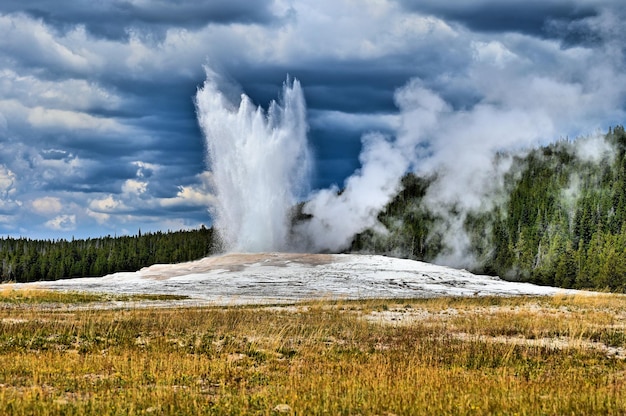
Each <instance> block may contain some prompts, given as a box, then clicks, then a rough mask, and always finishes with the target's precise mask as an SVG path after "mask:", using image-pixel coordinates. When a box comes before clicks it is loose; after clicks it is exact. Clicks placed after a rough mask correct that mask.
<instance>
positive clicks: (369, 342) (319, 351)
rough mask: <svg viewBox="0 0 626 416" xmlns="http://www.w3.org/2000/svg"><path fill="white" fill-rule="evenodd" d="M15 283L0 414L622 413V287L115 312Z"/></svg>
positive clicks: (3, 327)
mask: <svg viewBox="0 0 626 416" xmlns="http://www.w3.org/2000/svg"><path fill="white" fill-rule="evenodd" d="M19 296H22V295H19V294H17V293H15V291H14V292H11V293H9V294H8V295H5V294H4V293H3V294H2V297H0V414H14V415H32V414H37V415H79V414H80V415H82V414H97V415H118V414H130V415H142V414H146V415H161V414H163V415H165V414H168V415H169V414H177V415H178V414H183V415H184V414H188V415H192V414H193V415H196V414H224V415H230V414H262V415H270V414H276V413H279V412H285V413H292V414H346V415H349V414H354V415H356V414H360V415H383V414H397V415H403V414H406V415H415V414H461V415H473V414H527V415H535V414H554V415H561V414H624V413H626V361H625V360H624V359H623V358H622V357H623V355H620V354H621V353H620V351H623V349H624V347H626V337H625V336H624V333H625V332H624V331H625V328H624V326H623V324H624V322H625V320H624V318H625V317H626V315H625V313H626V298H625V297H623V296H617V295H602V296H590V297H554V298H527V297H524V298H470V299H430V300H402V301H397V300H396V301H392V300H377V301H365V302H333V301H327V302H310V303H305V304H298V305H292V306H272V307H262V306H256V307H254V306H250V307H229V308H170V309H168V308H160V309H148V308H141V309H119V310H99V309H88V310H84V309H80V310H78V309H72V308H71V307H65V308H56V309H55V308H47V307H46V308H44V307H41V306H39V304H38V303H36V302H33V303H19V304H18V306H16V305H15V303H10V302H12V300H11V299H12V298H15V297H19ZM42 296H44V295H42ZM55 296H63V295H58V294H57V295H55ZM65 296H67V299H66V300H69V299H71V298H72V296H77V294H67V295H65ZM44 297H45V296H44ZM97 301H98V302H101V301H102V300H101V299H98V300H97ZM46 302H49V300H48V301H46ZM58 302H62V300H58ZM2 305H10V307H3V306H2ZM544 339H558V340H560V341H559V342H558V343H555V344H554V345H549V344H544V343H539V342H535V341H537V340H544ZM533 340H534V341H533ZM281 405H282V406H281Z"/></svg>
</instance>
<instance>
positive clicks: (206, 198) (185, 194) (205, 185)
mask: <svg viewBox="0 0 626 416" xmlns="http://www.w3.org/2000/svg"><path fill="white" fill-rule="evenodd" d="M197 178H198V179H199V182H200V183H199V184H198V185H188V186H179V187H178V192H177V193H176V196H175V197H173V198H163V199H161V200H160V201H159V203H160V205H161V206H163V207H175V206H200V207H206V208H207V209H208V208H209V207H210V206H212V205H214V204H215V202H216V199H215V195H213V193H212V191H211V181H212V176H211V173H210V172H206V171H205V172H203V173H201V174H200V175H198V176H197Z"/></svg>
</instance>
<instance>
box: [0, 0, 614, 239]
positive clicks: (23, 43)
mask: <svg viewBox="0 0 626 416" xmlns="http://www.w3.org/2000/svg"><path fill="white" fill-rule="evenodd" d="M625 18H626V11H625V9H624V7H623V2H622V1H620V0H523V1H522V0H454V1H446V2H442V1H439V0H332V1H330V0H292V1H289V0H257V1H254V2H250V1H247V0H246V1H244V0H228V1H226V0H198V1H180V0H175V1H174V0H109V1H104V2H92V1H87V0H68V1H63V2H50V1H44V0H39V1H37V0H20V1H16V0H3V1H2V2H0V33H2V36H0V236H13V237H19V236H23V237H28V238H46V239H57V238H72V237H75V238H87V237H98V236H103V235H124V234H131V235H132V234H136V233H137V232H138V230H141V231H142V232H147V231H158V230H163V231H166V230H179V229H190V228H196V227H199V226H201V225H203V224H204V225H207V226H209V225H211V217H210V214H209V210H208V207H209V204H210V203H211V201H212V189H211V175H210V173H209V171H210V167H209V166H208V165H207V157H206V147H205V142H204V138H203V137H202V133H201V131H200V128H199V127H198V122H197V118H196V108H195V106H194V97H195V95H196V91H197V90H198V88H199V87H201V86H202V84H203V83H204V81H205V78H206V70H207V68H209V69H210V71H212V72H215V73H218V74H220V76H221V77H222V78H223V79H225V80H228V85H225V86H224V88H228V89H229V90H230V91H231V93H232V92H233V91H235V90H236V91H239V92H245V93H246V94H247V95H249V96H250V98H251V99H252V100H253V102H254V103H256V104H257V105H262V106H267V105H268V103H269V102H270V101H271V100H274V99H278V98H279V95H280V91H281V88H282V84H283V83H284V82H285V79H286V77H287V76H288V75H289V76H290V77H294V78H297V79H298V80H299V81H300V83H301V85H302V88H303V91H304V96H305V99H306V104H307V113H306V118H307V122H308V126H309V131H308V135H309V142H310V145H311V150H312V152H313V154H314V162H315V163H314V165H315V166H314V173H313V177H312V181H311V187H312V188H313V189H322V188H328V187H329V186H332V185H335V186H338V187H342V186H343V184H344V181H345V180H346V178H348V177H349V176H350V175H352V174H353V172H354V171H355V170H357V169H358V168H359V167H360V161H359V160H360V159H359V154H360V153H361V150H362V148H363V146H364V143H365V144H366V143H368V140H369V139H368V140H365V141H364V140H363V139H362V138H363V137H369V136H368V135H371V134H372V132H377V133H376V134H379V135H382V136H384V137H387V138H388V140H389V141H391V142H392V143H393V144H394V146H395V147H396V148H399V149H402V150H403V151H404V150H406V151H407V152H412V153H414V156H413V157H411V158H409V160H408V161H407V163H408V165H407V166H408V169H410V170H414V171H416V172H426V173H428V172H432V171H434V170H436V169H440V168H441V166H444V169H448V171H450V170H454V169H457V168H459V161H463V166H464V168H461V169H460V170H459V172H458V173H457V174H454V175H450V176H449V178H455V177H464V178H472V177H473V175H472V168H473V166H475V165H480V164H483V165H484V164H489V159H488V158H487V156H489V155H491V154H493V153H494V152H497V151H499V150H506V149H511V148H515V147H516V146H517V147H521V146H530V145H534V144H537V143H542V142H548V141H551V140H557V139H560V138H563V137H577V136H578V135H589V134H594V133H596V132H598V131H606V130H607V129H608V127H609V126H612V125H615V124H624V120H625V119H626V116H625V108H626V77H625V76H624V75H623V74H624V73H626V71H625V69H626V64H625V55H624V54H625V52H626V50H625V48H626V47H625V45H626V25H625V24H624V19H625ZM231 95H233V94H231ZM234 96H236V94H234ZM524 132H530V133H524ZM409 136H410V137H411V139H410V140H408V139H407V140H404V139H403V138H406V137H409ZM403 142H410V143H411V144H412V145H411V146H410V147H407V148H405V147H402V146H400V145H401V144H402V143H403ZM468 155H474V156H468ZM361 160H363V158H361ZM474 176H475V175H474ZM458 184H460V186H462V187H464V188H466V189H467V186H466V184H465V182H464V181H460V182H458V183H457V187H458ZM450 189H452V191H450ZM454 189H455V182H454V181H453V180H450V181H448V183H446V182H443V185H442V189H441V193H440V195H443V196H444V197H443V198H444V199H445V195H446V194H447V192H457V191H458V190H457V191H455V190H454ZM457 195H458V192H457ZM435 200H437V198H435Z"/></svg>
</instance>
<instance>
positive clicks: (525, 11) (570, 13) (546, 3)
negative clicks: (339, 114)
mask: <svg viewBox="0 0 626 416" xmlns="http://www.w3.org/2000/svg"><path fill="white" fill-rule="evenodd" d="M400 3H401V4H402V5H403V6H404V7H406V8H407V9H408V10H412V11H416V12H420V13H428V14H432V15H435V16H438V17H440V18H442V19H444V20H450V21H455V22H458V23H461V24H463V25H465V26H466V27H468V28H469V29H472V30H476V31H484V32H522V33H528V34H536V35H541V34H543V35H545V34H547V29H548V27H547V25H548V24H549V23H550V22H551V21H572V20H579V19H583V18H586V17H590V16H595V15H597V13H598V12H599V10H598V8H597V7H596V6H595V5H594V3H593V2H588V3H587V2H578V3H577V2H572V1H570V0H478V1H474V0H461V1H437V0H401V1H400Z"/></svg>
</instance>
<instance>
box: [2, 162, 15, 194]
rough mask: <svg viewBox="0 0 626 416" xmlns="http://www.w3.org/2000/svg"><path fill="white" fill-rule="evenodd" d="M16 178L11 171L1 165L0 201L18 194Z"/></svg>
mask: <svg viewBox="0 0 626 416" xmlns="http://www.w3.org/2000/svg"><path fill="white" fill-rule="evenodd" d="M15 185H16V177H15V173H13V172H12V171H11V170H10V169H8V168H7V167H6V166H4V165H0V199H3V200H6V199H8V198H9V197H10V196H12V195H14V194H15V193H16V188H15Z"/></svg>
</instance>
